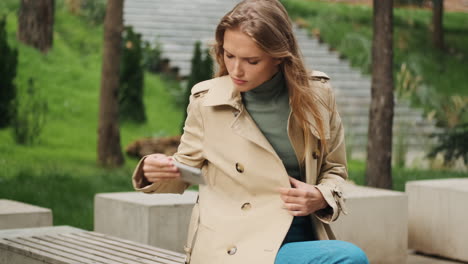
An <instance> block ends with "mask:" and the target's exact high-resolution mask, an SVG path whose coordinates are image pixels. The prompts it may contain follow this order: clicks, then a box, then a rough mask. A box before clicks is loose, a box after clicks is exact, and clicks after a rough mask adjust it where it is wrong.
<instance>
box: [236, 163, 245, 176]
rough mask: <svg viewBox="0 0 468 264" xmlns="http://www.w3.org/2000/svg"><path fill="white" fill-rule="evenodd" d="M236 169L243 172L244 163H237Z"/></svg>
mask: <svg viewBox="0 0 468 264" xmlns="http://www.w3.org/2000/svg"><path fill="white" fill-rule="evenodd" d="M236 170H237V172H239V173H243V172H244V165H242V164H240V163H239V162H237V163H236Z"/></svg>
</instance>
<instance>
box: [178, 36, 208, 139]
mask: <svg viewBox="0 0 468 264" xmlns="http://www.w3.org/2000/svg"><path fill="white" fill-rule="evenodd" d="M204 53H205V57H203V52H202V49H201V43H200V41H197V42H196V43H195V48H194V50H193V57H192V66H191V70H190V76H189V79H188V82H187V87H186V90H185V95H184V105H183V109H184V110H185V109H187V107H188V104H189V99H190V93H191V89H192V87H193V86H194V85H195V84H197V83H199V82H202V81H205V80H208V79H211V78H212V76H213V59H212V58H211V55H210V53H209V50H208V49H206V50H205V52H204ZM186 118H187V112H185V116H184V119H183V120H184V121H185V119H186ZM183 125H184V124H182V129H181V130H182V131H183Z"/></svg>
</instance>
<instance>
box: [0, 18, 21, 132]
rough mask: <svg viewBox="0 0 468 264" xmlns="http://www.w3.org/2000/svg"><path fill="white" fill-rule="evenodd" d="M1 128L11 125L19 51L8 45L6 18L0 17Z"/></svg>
mask: <svg viewBox="0 0 468 264" xmlns="http://www.w3.org/2000/svg"><path fill="white" fill-rule="evenodd" d="M0 62H1V63H0V128H4V127H7V126H9V125H10V124H11V121H12V120H13V117H14V114H15V112H14V104H13V102H14V101H15V98H16V85H15V82H14V80H15V77H16V66H17V64H18V50H17V49H14V48H12V47H10V45H8V34H7V32H6V17H0Z"/></svg>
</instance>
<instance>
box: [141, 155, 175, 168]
mask: <svg viewBox="0 0 468 264" xmlns="http://www.w3.org/2000/svg"><path fill="white" fill-rule="evenodd" d="M145 164H149V165H153V166H158V167H165V166H171V165H173V164H172V160H171V159H169V157H167V156H165V155H163V156H160V155H156V154H155V155H152V156H149V157H148V158H146V159H145Z"/></svg>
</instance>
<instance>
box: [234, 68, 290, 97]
mask: <svg viewBox="0 0 468 264" xmlns="http://www.w3.org/2000/svg"><path fill="white" fill-rule="evenodd" d="M285 91H286V85H285V81H284V76H283V73H282V72H281V71H278V72H277V73H276V74H275V75H273V77H272V78H271V79H270V80H268V81H266V82H264V83H262V84H260V85H259V86H257V87H256V88H254V89H252V90H250V91H247V92H243V93H242V97H243V99H244V101H247V102H253V101H259V102H267V101H272V100H275V99H276V98H277V97H279V96H280V95H282V94H283V93H284V92H285Z"/></svg>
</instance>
